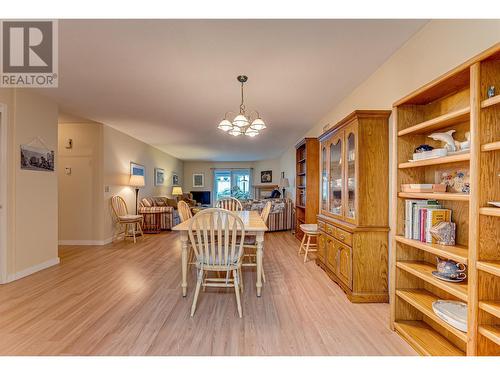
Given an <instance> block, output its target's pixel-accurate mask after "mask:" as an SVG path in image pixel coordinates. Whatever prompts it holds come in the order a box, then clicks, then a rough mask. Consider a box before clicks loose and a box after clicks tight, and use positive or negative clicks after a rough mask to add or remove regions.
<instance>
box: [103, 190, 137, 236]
mask: <svg viewBox="0 0 500 375" xmlns="http://www.w3.org/2000/svg"><path fill="white" fill-rule="evenodd" d="M111 208H112V212H113V217H114V219H115V222H116V226H117V229H116V231H115V238H118V237H119V236H120V235H121V234H123V238H124V239H125V238H127V237H133V238H134V243H136V232H137V229H139V232H140V233H141V237H143V238H144V233H143V231H142V222H143V217H142V215H131V214H129V213H128V208H127V203H126V202H125V200H124V199H123V198H122V197H120V196H119V195H115V196H113V197H111ZM130 232H132V234H130Z"/></svg>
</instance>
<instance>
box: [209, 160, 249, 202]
mask: <svg viewBox="0 0 500 375" xmlns="http://www.w3.org/2000/svg"><path fill="white" fill-rule="evenodd" d="M251 176H252V173H251V169H248V168H247V169H215V170H214V201H218V200H219V199H223V198H228V197H233V198H236V199H239V200H243V199H249V198H250V191H251V189H250V187H251V185H252V182H251Z"/></svg>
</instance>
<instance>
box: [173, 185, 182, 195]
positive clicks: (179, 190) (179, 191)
mask: <svg viewBox="0 0 500 375" xmlns="http://www.w3.org/2000/svg"><path fill="white" fill-rule="evenodd" d="M172 195H182V188H181V187H180V186H174V187H173V188H172Z"/></svg>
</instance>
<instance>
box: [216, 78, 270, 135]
mask: <svg viewBox="0 0 500 375" xmlns="http://www.w3.org/2000/svg"><path fill="white" fill-rule="evenodd" d="M237 79H238V82H240V83H241V104H240V112H239V114H238V115H236V117H234V119H233V120H232V121H230V120H228V116H229V115H230V114H231V113H233V112H231V111H230V112H227V113H226V114H225V116H224V119H223V120H222V121H221V122H220V123H219V126H217V127H218V128H219V129H220V130H222V131H223V132H227V133H228V134H230V135H232V136H234V137H237V136H239V135H246V136H248V137H252V138H253V137H255V136H256V135H259V132H260V131H261V130H263V129H265V128H266V124H265V123H264V121H263V120H262V119H261V118H260V115H259V113H258V112H257V111H255V110H254V111H251V112H252V113H253V112H254V113H255V116H253V117H252V116H251V115H247V112H246V108H245V103H244V95H243V94H244V92H243V85H244V84H245V82H246V81H248V77H247V76H244V75H241V76H238V77H237Z"/></svg>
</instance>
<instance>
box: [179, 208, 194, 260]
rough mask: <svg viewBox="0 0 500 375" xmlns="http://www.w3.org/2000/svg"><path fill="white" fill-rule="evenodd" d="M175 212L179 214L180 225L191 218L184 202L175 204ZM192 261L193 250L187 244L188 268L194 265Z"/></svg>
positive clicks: (189, 209) (191, 214) (191, 215)
mask: <svg viewBox="0 0 500 375" xmlns="http://www.w3.org/2000/svg"><path fill="white" fill-rule="evenodd" d="M177 211H178V212H179V218H180V219H181V223H183V222H185V221H186V220H189V219H191V218H192V217H193V213H192V211H191V207H189V205H188V204H187V203H186V202H184V201H179V202H178V203H177ZM194 260H195V256H194V250H193V247H192V246H191V244H189V254H188V267H191V266H192V265H193V264H195V263H194Z"/></svg>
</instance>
